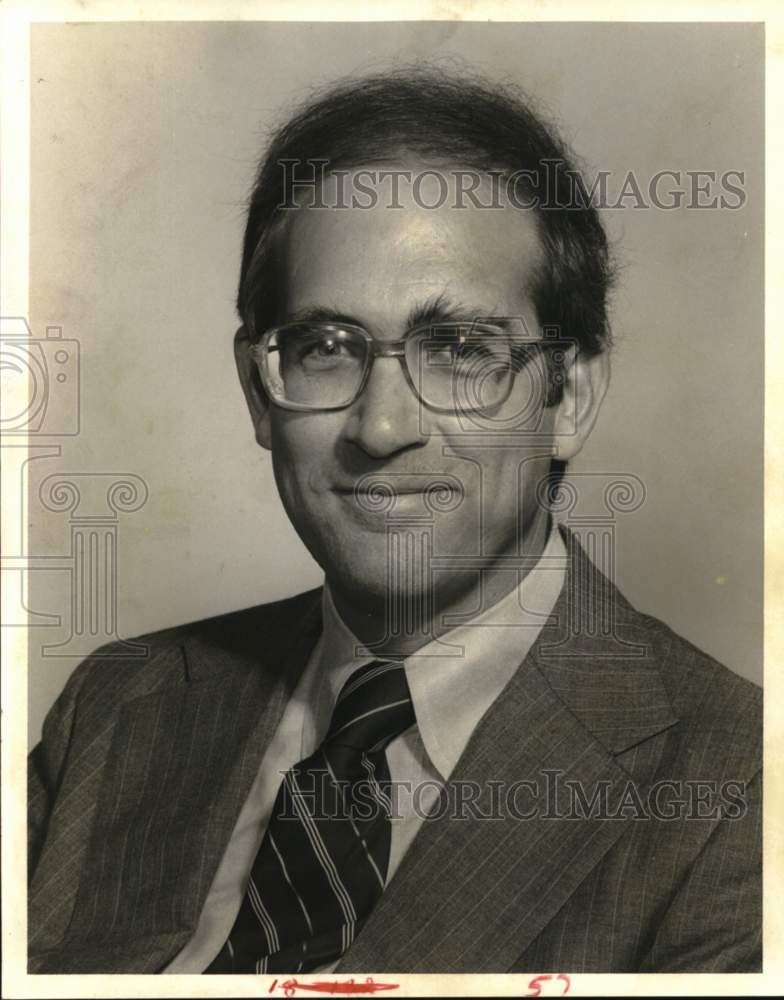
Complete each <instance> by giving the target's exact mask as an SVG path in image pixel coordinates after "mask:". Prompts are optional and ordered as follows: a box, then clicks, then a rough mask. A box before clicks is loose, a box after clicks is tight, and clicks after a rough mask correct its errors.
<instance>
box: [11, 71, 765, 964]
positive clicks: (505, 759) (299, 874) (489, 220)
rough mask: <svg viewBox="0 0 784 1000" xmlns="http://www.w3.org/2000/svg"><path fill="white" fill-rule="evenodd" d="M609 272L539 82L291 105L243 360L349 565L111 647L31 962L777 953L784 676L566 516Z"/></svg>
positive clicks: (297, 478) (58, 726)
mask: <svg viewBox="0 0 784 1000" xmlns="http://www.w3.org/2000/svg"><path fill="white" fill-rule="evenodd" d="M553 165H555V167H556V169H553ZM610 277H611V266H610V258H609V254H608V249H607V242H606V239H605V235H604V232H603V230H602V227H601V225H600V222H599V219H598V216H597V213H596V211H595V209H594V208H593V207H592V206H591V204H590V199H589V198H588V196H587V193H586V190H585V187H584V185H583V184H582V182H581V180H580V179H579V176H578V175H577V174H576V172H575V171H573V170H572V169H571V167H570V165H569V160H568V157H567V155H566V151H565V149H564V148H563V146H562V144H561V143H560V141H559V140H558V139H557V138H556V137H555V136H554V134H553V133H552V131H551V130H549V129H548V128H547V127H546V126H545V125H544V124H543V123H542V122H541V121H540V119H539V118H537V117H536V116H535V115H534V114H533V112H532V111H531V110H530V108H529V107H527V105H526V104H524V103H523V102H522V101H521V100H520V99H519V98H517V97H516V96H515V95H514V94H512V93H509V92H506V91H504V90H503V89H502V88H499V87H495V86H491V85H489V84H483V83H482V82H476V81H466V80H457V79H453V78H449V77H446V76H442V75H439V74H436V73H433V72H424V71H422V72H412V73H408V74H403V73H401V74H389V75H384V76H379V77H375V78H370V79H366V80H361V81H357V82H350V83H348V84H346V85H343V86H340V87H337V88H336V89H334V90H333V91H331V92H329V93H327V94H326V95H325V96H323V97H322V98H320V99H318V100H316V101H315V102H313V103H312V104H310V105H308V106H307V107H305V108H304V109H302V110H301V111H300V112H299V113H298V114H297V115H296V116H295V117H293V118H292V120H290V121H289V122H288V123H287V124H286V125H285V126H284V127H283V128H282V129H281V130H280V131H279V133H278V134H277V136H276V137H275V139H274V141H273V143H272V144H271V147H270V149H269V151H268V153H267V155H266V157H265V159H264V161H263V162H262V165H261V168H260V171H259V175H258V178H257V181H256V184H255V187H254V190H253V194H252V197H251V202H250V210H249V216H248V223H247V228H246V233H245V243H244V254H243V261H242V269H241V276H240V287H239V298H238V307H239V312H240V316H241V319H242V326H241V328H240V330H239V331H238V333H237V336H236V339H235V351H236V358H237V365H238V370H239V373H240V378H241V381H242V386H243V389H244V392H245V395H246V399H247V402H248V406H249V409H250V413H251V417H252V419H253V425H254V428H255V434H256V438H257V440H258V442H259V444H261V445H262V447H263V448H264V449H267V450H269V451H270V452H271V455H272V461H273V466H274V471H275V477H276V482H277V485H278V489H279V492H280V495H281V499H282V502H283V504H284V506H285V508H286V511H287V513H288V515H289V517H290V518H291V520H292V522H293V524H294V526H295V528H296V529H297V531H298V533H299V535H300V537H301V538H302V540H303V542H304V543H305V545H306V546H307V547H308V549H309V550H310V552H311V553H312V555H313V556H314V558H315V559H316V560H317V562H318V563H319V564H320V565H321V566H322V568H323V569H324V572H325V577H326V582H325V586H324V588H323V590H322V591H317V592H311V593H308V594H303V595H299V596H297V597H293V598H291V599H288V600H284V601H280V602H276V603H274V604H271V605H265V606H262V607H256V608H251V609H248V610H246V611H241V612H236V613H234V614H230V615H224V616H221V617H219V618H215V619H211V620H209V621H205V622H197V623H194V624H192V625H188V626H182V627H179V628H174V629H171V630H168V631H166V632H162V633H158V634H156V635H151V636H146V637H144V642H145V643H146V644H147V645H148V646H149V656H148V657H147V659H146V660H145V662H143V663H141V662H139V661H136V660H132V659H126V660H122V659H120V660H118V659H116V658H112V655H111V654H112V649H111V648H110V649H108V650H99V651H98V652H97V653H95V654H94V655H93V656H92V657H91V658H90V659H89V660H88V661H87V662H86V663H84V664H82V665H81V666H80V667H79V668H78V669H77V671H76V672H75V673H74V675H73V677H72V678H71V680H70V681H69V683H68V685H67V687H66V689H65V691H64V693H63V694H62V696H61V697H60V699H59V700H58V702H57V703H56V705H55V706H54V708H53V709H52V711H51V713H50V715H49V716H48V718H47V721H46V724H45V727H44V735H43V739H42V741H41V743H40V744H39V745H38V747H36V749H35V751H34V752H33V755H32V757H31V762H30V782H31V792H30V853H29V862H30V869H31V889H30V913H29V927H30V944H29V955H30V970H31V971H34V972H122V973H130V972H162V973H188V972H209V973H223V972H236V973H241V972H270V973H271V972H277V971H285V972H293V973H297V972H307V971H331V970H337V971H347V972H348V971H351V972H362V971H376V972H378V971H391V972H460V971H464V972H490V971H492V972H514V971H541V970H560V971H564V972H578V971H584V972H609V971H618V972H623V971H642V972H652V971H692V972H694V971H732V972H737V971H754V970H759V968H760V952H759V948H760V923H761V920H760V882H759V880H760V820H759V817H760V803H761V792H760V717H759V701H760V699H759V692H758V690H757V689H756V688H755V687H754V686H753V685H751V684H750V683H748V682H746V681H744V680H742V679H740V678H739V677H736V676H735V675H733V674H732V673H730V672H729V671H728V670H726V669H725V668H724V667H722V666H720V665H719V664H717V663H715V662H714V661H713V660H711V659H710V658H709V657H708V656H707V655H705V654H704V653H702V652H700V651H699V650H697V649H695V648H694V647H693V646H691V645H690V644H689V643H688V642H686V640H684V639H682V638H680V637H678V636H676V635H675V634H674V633H673V632H671V631H670V630H669V629H668V628H667V627H666V626H665V625H663V624H662V623H660V622H658V621H656V620H655V619H653V618H651V617H649V616H646V615H643V614H640V613H639V612H638V611H636V610H635V609H634V608H632V607H631V605H630V604H629V603H628V602H627V601H626V600H625V599H624V598H623V596H622V595H621V594H620V593H619V592H618V591H617V590H616V589H615V588H614V586H613V585H612V583H611V582H610V581H609V580H608V579H606V578H605V577H604V576H603V575H602V574H601V573H600V572H599V571H598V569H597V568H596V567H595V566H593V565H592V564H591V562H590V561H589V560H588V557H587V556H586V555H585V553H584V551H583V549H582V548H581V546H580V545H579V543H578V540H577V538H576V536H575V535H573V534H572V533H570V532H569V531H567V530H565V529H559V528H558V527H556V525H555V523H554V518H553V516H552V515H553V502H554V499H555V492H554V487H555V486H557V483H558V479H559V477H560V475H561V474H562V472H563V468H564V463H566V462H568V461H569V460H570V459H571V458H572V457H573V456H574V455H576V454H577V453H578V452H579V451H580V449H581V448H582V446H583V444H584V442H585V441H586V439H587V437H588V435H589V434H590V431H591V429H592V427H593V424H594V421H595V419H596V416H597V413H598V410H599V407H600V405H601V401H602V398H603V396H604V393H605V390H606V388H607V383H608V378H609V366H608V361H607V353H606V352H607V346H608V339H609V336H608V324H607V316H606V298H607V291H608V286H609V282H610ZM259 530H262V531H263V528H262V527H260V529H259ZM587 541H588V543H589V544H590V543H591V537H590V535H589V536H588V537H587Z"/></svg>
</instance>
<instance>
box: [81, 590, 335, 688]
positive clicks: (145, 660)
mask: <svg viewBox="0 0 784 1000" xmlns="http://www.w3.org/2000/svg"><path fill="white" fill-rule="evenodd" d="M320 593H321V591H320V588H317V589H315V590H311V591H307V592H305V593H302V594H296V595H295V596H293V597H287V598H284V599H282V600H278V601H272V602H270V603H267V604H259V605H255V606H253V607H250V608H243V609H242V610H239V611H231V612H227V613H225V614H221V615H215V616H213V617H210V618H203V619H200V620H197V621H192V622H188V623H185V624H182V625H175V626H172V627H169V628H165V629H160V630H157V631H155V632H147V633H144V634H142V635H138V636H135V637H134V638H132V639H129V640H127V641H119V642H111V643H107V644H106V645H104V646H101V647H100V648H98V649H96V650H95V651H94V652H93V653H91V654H90V655H89V656H88V657H87V658H86V659H85V660H83V661H82V662H81V663H80V664H79V666H78V667H77V668H76V670H75V671H74V672H73V674H72V675H71V677H70V678H69V680H68V682H67V684H66V687H65V690H64V691H63V694H62V695H61V699H63V700H65V701H69V700H70V701H75V700H76V699H79V700H85V699H89V700H90V701H92V700H93V699H96V700H99V701H100V700H109V701H112V702H115V703H118V702H124V701H127V700H129V699H131V698H135V697H140V696H142V695H144V694H148V693H152V692H153V691H155V690H157V689H158V688H160V687H163V686H165V685H167V684H169V683H172V682H176V681H180V680H182V679H183V678H185V679H187V676H188V669H189V664H188V651H189V649H191V648H204V647H215V646H217V647H220V648H222V649H224V650H229V651H231V652H234V653H238V652H240V651H245V652H247V653H248V654H249V655H255V656H257V657H258V656H259V655H260V651H263V650H264V648H265V646H269V645H270V644H271V643H272V642H273V640H274V639H275V637H277V636H278V635H280V634H283V633H290V632H291V631H292V630H293V629H294V628H296V625H297V623H298V622H299V621H301V620H302V618H303V617H304V616H305V615H306V613H307V612H308V611H309V610H312V609H313V608H314V606H317V605H318V602H319V596H320Z"/></svg>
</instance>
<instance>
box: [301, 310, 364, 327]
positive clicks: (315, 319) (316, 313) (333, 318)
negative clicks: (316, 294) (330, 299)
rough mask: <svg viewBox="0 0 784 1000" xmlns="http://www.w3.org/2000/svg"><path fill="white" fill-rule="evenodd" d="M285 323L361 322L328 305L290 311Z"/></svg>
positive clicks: (355, 323)
mask: <svg viewBox="0 0 784 1000" xmlns="http://www.w3.org/2000/svg"><path fill="white" fill-rule="evenodd" d="M286 322H287V323H351V324H352V325H353V326H362V325H363V324H362V323H360V321H359V320H358V319H357V318H356V317H355V316H350V315H349V314H348V313H344V312H341V311H340V310H339V309H330V308H329V307H328V306H306V307H305V308H304V309H298V310H297V311H296V312H295V313H292V315H291V316H289V317H288V318H287V320H286Z"/></svg>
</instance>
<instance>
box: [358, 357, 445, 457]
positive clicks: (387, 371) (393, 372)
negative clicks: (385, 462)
mask: <svg viewBox="0 0 784 1000" xmlns="http://www.w3.org/2000/svg"><path fill="white" fill-rule="evenodd" d="M422 416H423V415H422V414H421V413H420V402H419V400H418V399H417V397H416V395H415V394H414V391H413V390H412V388H411V386H410V385H409V384H408V381H407V380H406V376H405V373H404V371H403V367H402V365H401V363H400V360H399V359H398V358H396V357H391V358H389V357H387V358H376V360H375V362H374V363H373V369H372V371H371V372H370V375H369V377H368V380H367V382H366V383H365V388H364V390H363V392H362V394H361V396H360V397H359V399H358V400H357V401H356V402H355V403H354V405H353V406H352V408H351V416H350V418H349V420H348V422H347V424H346V430H345V434H346V438H347V440H349V441H350V442H351V443H353V444H355V445H357V446H358V447H359V448H361V449H362V450H363V451H364V452H366V453H367V454H368V455H370V456H371V457H372V458H387V457H388V456H390V455H392V454H394V453H395V452H398V451H403V450H404V449H406V448H410V447H415V446H417V445H420V444H423V443H424V442H425V441H426V440H427V435H426V434H425V433H423V422H422Z"/></svg>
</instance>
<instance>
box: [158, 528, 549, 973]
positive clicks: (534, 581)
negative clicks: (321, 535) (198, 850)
mask: <svg viewBox="0 0 784 1000" xmlns="http://www.w3.org/2000/svg"><path fill="white" fill-rule="evenodd" d="M565 567H566V550H565V548H564V544H563V541H562V539H561V536H560V533H559V532H558V530H557V528H556V527H555V526H553V529H552V531H551V532H550V537H549V540H548V543H547V546H546V548H545V550H544V552H543V553H542V557H541V559H540V560H539V562H538V563H537V564H536V566H535V567H534V568H533V569H532V570H531V571H530V572H529V573H528V574H527V575H526V576H525V577H524V578H523V580H522V581H521V583H520V584H519V585H518V586H517V587H515V588H514V589H513V590H511V591H510V592H509V593H508V594H507V595H506V597H504V598H503V599H502V600H501V601H499V602H498V603H497V604H495V605H493V606H492V607H490V608H488V609H486V610H485V611H483V612H482V613H480V614H479V615H477V616H476V617H474V618H473V619H471V621H470V622H468V623H466V624H463V625H460V626H458V627H456V628H454V629H452V630H451V631H450V632H448V633H447V634H446V635H445V636H442V637H441V640H440V641H435V640H434V641H433V642H430V643H428V644H427V645H426V646H423V647H422V648H421V649H420V650H418V651H417V652H416V653H415V654H413V655H412V656H410V657H408V659H406V660H405V663H404V666H405V670H406V678H407V680H408V685H409V689H410V691H411V699H412V701H413V705H414V712H415V714H416V719H417V722H416V725H415V726H413V727H412V728H411V729H409V730H407V731H406V732H405V733H403V734H402V735H400V736H398V737H397V738H396V739H394V740H393V741H392V742H391V743H390V744H389V745H388V747H387V751H386V755H387V761H388V763H389V771H390V775H391V778H392V781H393V783H395V785H396V786H397V789H398V792H399V794H398V798H397V802H396V806H397V809H396V810H393V818H392V820H391V827H392V830H391V845H390V857H389V867H388V870H387V879H386V881H387V884H389V881H390V879H391V878H392V876H393V875H394V873H395V871H396V870H397V867H398V865H399V864H400V862H401V860H402V858H403V856H404V854H405V853H406V851H407V850H408V848H409V846H410V845H411V842H412V841H413V839H414V837H415V836H416V834H417V832H418V830H419V828H420V826H421V824H422V822H423V818H422V817H423V815H424V814H425V813H426V812H427V810H428V808H429V807H430V806H431V805H432V804H434V803H435V801H436V799H437V798H438V795H439V792H440V787H441V785H442V784H443V783H444V782H446V781H447V780H448V778H449V776H450V775H451V773H452V771H453V770H454V767H455V765H456V764H457V761H458V758H459V757H460V755H461V754H462V752H463V750H464V749H465V746H466V744H467V743H468V740H469V738H470V736H471V734H472V733H473V731H474V729H475V728H476V726H477V724H478V723H479V721H480V719H481V718H482V716H483V715H484V713H485V712H486V711H487V709H488V708H490V706H491V705H492V704H493V702H494V701H495V700H496V698H497V697H498V696H499V695H500V694H501V691H502V690H503V688H504V687H505V686H506V684H507V683H508V682H509V681H510V680H511V678H512V675H513V674H514V673H515V671H516V670H517V669H518V667H519V666H520V664H521V663H522V661H523V659H524V658H525V656H526V654H527V653H528V650H529V649H530V647H531V646H532V645H533V643H534V640H535V639H536V637H537V636H538V634H539V632H540V630H541V628H542V625H543V624H544V622H545V621H546V619H547V617H548V616H549V614H550V612H551V611H552V609H553V606H554V604H555V601H556V598H557V597H558V594H559V593H560V590H561V587H562V585H563V581H564V573H565ZM361 647H362V644H361V643H360V641H359V640H358V639H357V638H356V637H355V636H354V635H353V634H352V633H351V631H350V630H349V629H348V628H347V626H346V625H345V624H344V622H343V621H342V619H341V618H340V616H339V615H338V613H337V611H336V609H335V606H334V604H333V601H332V598H331V595H330V592H329V588H328V587H327V586H325V587H324V597H323V631H322V633H321V637H320V638H319V641H318V643H317V644H316V647H315V649H314V650H313V653H312V654H311V656H310V659H309V660H308V663H307V665H306V667H305V670H304V671H303V674H302V677H301V678H300V681H299V683H298V685H297V687H296V689H295V691H294V693H293V695H292V697H291V699H290V700H289V702H288V705H287V706H286V708H285V710H284V712H283V716H282V718H281V721H280V724H279V726H278V728H277V730H276V731H275V734H274V736H273V738H272V741H271V742H270V745H269V747H268V748H267V751H266V753H265V754H264V757H263V758H262V761H261V766H260V767H259V772H258V774H257V776H256V778H255V780H254V782H253V785H252V786H251V789H250V793H249V795H248V798H247V800H246V802H245V805H244V806H243V808H242V810H241V812H240V815H239V818H238V820H237V823H236V825H235V827H234V830H233V832H232V835H231V838H230V840H229V843H228V845H227V847H226V851H225V853H224V855H223V858H222V859H221V862H220V864H219V866H218V869H217V871H216V873H215V878H214V879H213V882H212V885H211V887H210V890H209V893H208V895H207V899H206V901H205V904H204V909H203V910H202V913H201V917H200V919H199V923H198V926H197V928H196V932H195V934H194V935H193V937H192V938H191V940H190V941H189V942H188V944H186V945H185V947H184V948H183V949H182V951H181V952H180V953H179V954H178V955H177V956H176V957H175V958H174V959H173V960H172V962H171V963H170V964H169V965H168V966H167V967H166V968H165V969H164V970H163V971H164V972H165V973H200V972H203V971H204V970H205V969H206V968H207V966H208V965H209V964H210V963H211V962H212V961H213V959H214V958H215V956H216V955H217V954H218V952H219V951H220V950H221V948H222V947H223V944H224V942H225V941H226V938H227V937H228V936H229V932H230V931H231V928H232V926H233V925H234V921H235V920H236V917H237V913H238V912H239V908H240V905H241V903H242V900H243V897H244V894H245V888H246V885H247V881H248V876H249V874H250V869H251V866H252V864H253V860H254V858H255V856H256V853H257V851H258V849H259V846H260V844H261V841H262V838H263V836H264V833H265V831H266V829H267V824H268V822H269V819H270V816H271V813H272V809H273V806H274V803H275V798H276V796H277V793H278V789H279V788H280V784H281V780H282V776H283V774H284V773H285V772H286V771H287V770H288V769H289V768H290V767H292V766H293V765H294V764H296V763H297V762H298V761H300V760H302V759H303V758H305V757H308V756H309V755H310V754H312V753H313V751H314V750H315V749H316V748H317V747H318V746H319V744H320V743H321V741H322V740H323V738H324V736H325V735H326V733H327V730H328V728H329V723H330V719H331V716H332V710H333V708H334V705H335V702H336V700H337V696H338V694H339V692H340V690H341V688H342V687H343V685H344V683H345V682H346V680H348V678H349V676H350V675H351V674H352V673H353V672H354V671H355V670H357V669H358V668H359V667H361V666H362V665H363V664H365V663H368V662H370V660H372V659H375V658H376V657H374V656H372V655H370V654H368V653H367V651H364V655H362V653H363V650H362V648H361ZM358 653H359V654H360V655H358ZM409 789H411V793H412V794H409ZM417 789H418V791H416V793H415V794H414V790H417ZM336 965H337V962H334V963H333V964H331V965H329V966H324V967H322V968H321V969H320V970H317V971H322V972H324V971H331V970H332V969H334V968H335V966H336ZM292 971H293V970H292Z"/></svg>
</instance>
